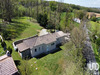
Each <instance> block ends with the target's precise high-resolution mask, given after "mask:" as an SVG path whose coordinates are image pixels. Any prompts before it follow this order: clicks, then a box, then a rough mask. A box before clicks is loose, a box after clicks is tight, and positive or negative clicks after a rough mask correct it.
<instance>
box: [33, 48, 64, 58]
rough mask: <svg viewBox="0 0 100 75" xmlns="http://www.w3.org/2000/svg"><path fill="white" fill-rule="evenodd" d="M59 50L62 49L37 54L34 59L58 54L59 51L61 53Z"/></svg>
mask: <svg viewBox="0 0 100 75" xmlns="http://www.w3.org/2000/svg"><path fill="white" fill-rule="evenodd" d="M61 50H62V49H61V48H60V47H59V48H56V49H54V50H52V51H49V52H47V53H42V54H39V55H37V56H35V58H36V59H41V58H43V57H45V56H47V55H48V54H54V53H57V52H59V51H61Z"/></svg>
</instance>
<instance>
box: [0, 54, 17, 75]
mask: <svg viewBox="0 0 100 75" xmlns="http://www.w3.org/2000/svg"><path fill="white" fill-rule="evenodd" d="M0 75H18V70H17V67H16V65H15V63H14V61H13V58H12V57H8V56H7V55H3V56H0Z"/></svg>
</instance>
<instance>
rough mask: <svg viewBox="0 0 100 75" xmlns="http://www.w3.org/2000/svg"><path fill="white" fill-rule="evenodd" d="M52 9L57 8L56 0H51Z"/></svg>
mask: <svg viewBox="0 0 100 75" xmlns="http://www.w3.org/2000/svg"><path fill="white" fill-rule="evenodd" d="M50 9H51V10H52V11H55V10H56V9H57V3H56V2H54V1H51V2H50Z"/></svg>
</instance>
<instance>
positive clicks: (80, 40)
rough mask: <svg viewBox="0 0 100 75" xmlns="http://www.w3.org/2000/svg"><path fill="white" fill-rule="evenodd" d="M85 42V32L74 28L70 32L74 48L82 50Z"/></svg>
mask: <svg viewBox="0 0 100 75" xmlns="http://www.w3.org/2000/svg"><path fill="white" fill-rule="evenodd" d="M85 40H86V33H85V31H84V30H83V29H82V28H77V27H75V28H74V29H73V30H72V32H71V41H72V42H73V43H74V44H75V46H76V48H82V47H83V44H84V42H85Z"/></svg>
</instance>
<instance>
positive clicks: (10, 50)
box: [7, 46, 12, 54]
mask: <svg viewBox="0 0 100 75" xmlns="http://www.w3.org/2000/svg"><path fill="white" fill-rule="evenodd" d="M7 50H8V51H9V52H10V54H12V48H11V47H10V46H9V47H8V48H7Z"/></svg>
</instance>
